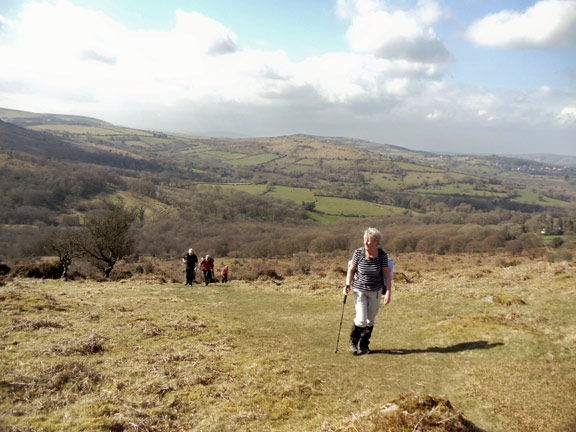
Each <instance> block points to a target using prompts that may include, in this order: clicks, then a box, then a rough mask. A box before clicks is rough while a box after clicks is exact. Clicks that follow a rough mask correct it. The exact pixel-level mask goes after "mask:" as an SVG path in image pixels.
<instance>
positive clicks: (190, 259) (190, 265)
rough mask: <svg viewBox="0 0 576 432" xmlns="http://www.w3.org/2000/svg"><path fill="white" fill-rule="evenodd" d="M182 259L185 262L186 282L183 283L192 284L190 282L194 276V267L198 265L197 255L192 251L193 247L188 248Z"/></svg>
mask: <svg viewBox="0 0 576 432" xmlns="http://www.w3.org/2000/svg"><path fill="white" fill-rule="evenodd" d="M182 261H184V263H185V264H186V283H185V285H190V286H192V282H194V279H195V277H196V268H197V266H198V257H197V256H196V254H195V253H194V249H192V248H190V249H188V252H187V253H186V255H184V256H183V257H182Z"/></svg>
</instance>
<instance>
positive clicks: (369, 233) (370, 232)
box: [364, 228, 382, 243]
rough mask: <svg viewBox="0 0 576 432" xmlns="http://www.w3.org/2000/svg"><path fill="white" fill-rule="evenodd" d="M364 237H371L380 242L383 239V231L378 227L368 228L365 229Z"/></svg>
mask: <svg viewBox="0 0 576 432" xmlns="http://www.w3.org/2000/svg"><path fill="white" fill-rule="evenodd" d="M364 238H370V239H372V240H375V241H377V242H378V243H380V241H381V240H382V233H381V232H380V231H378V230H377V229H376V228H367V229H366V231H364Z"/></svg>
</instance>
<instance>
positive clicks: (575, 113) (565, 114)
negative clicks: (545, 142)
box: [558, 106, 576, 125]
mask: <svg viewBox="0 0 576 432" xmlns="http://www.w3.org/2000/svg"><path fill="white" fill-rule="evenodd" d="M558 123H560V124H561V125H575V124H576V106H568V107H564V108H562V111H560V114H558Z"/></svg>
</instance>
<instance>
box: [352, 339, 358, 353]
mask: <svg viewBox="0 0 576 432" xmlns="http://www.w3.org/2000/svg"><path fill="white" fill-rule="evenodd" d="M350 354H352V355H358V347H357V346H356V344H355V343H354V342H352V341H350Z"/></svg>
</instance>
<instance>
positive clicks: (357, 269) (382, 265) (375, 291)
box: [344, 228, 392, 355]
mask: <svg viewBox="0 0 576 432" xmlns="http://www.w3.org/2000/svg"><path fill="white" fill-rule="evenodd" d="M381 240H382V233H381V232H380V231H378V230H377V229H376V228H368V229H367V230H366V231H364V247H361V248H358V249H356V250H355V251H354V254H353V255H352V260H351V262H350V265H349V267H348V273H347V274H346V286H345V287H344V295H348V293H349V292H350V286H351V285H353V293H354V307H355V308H356V316H355V317H354V325H353V326H352V331H351V332H350V352H351V353H352V354H354V355H356V354H358V343H360V346H359V348H360V351H361V352H362V354H370V348H369V347H368V346H369V345H370V336H371V335H372V330H373V329H374V319H375V318H376V314H377V313H378V310H379V309H380V299H381V296H382V294H384V304H385V305H387V304H388V303H390V292H391V289H392V279H391V276H390V268H389V267H388V254H387V253H386V252H385V251H384V250H382V248H380V247H379V244H380V241H381Z"/></svg>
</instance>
